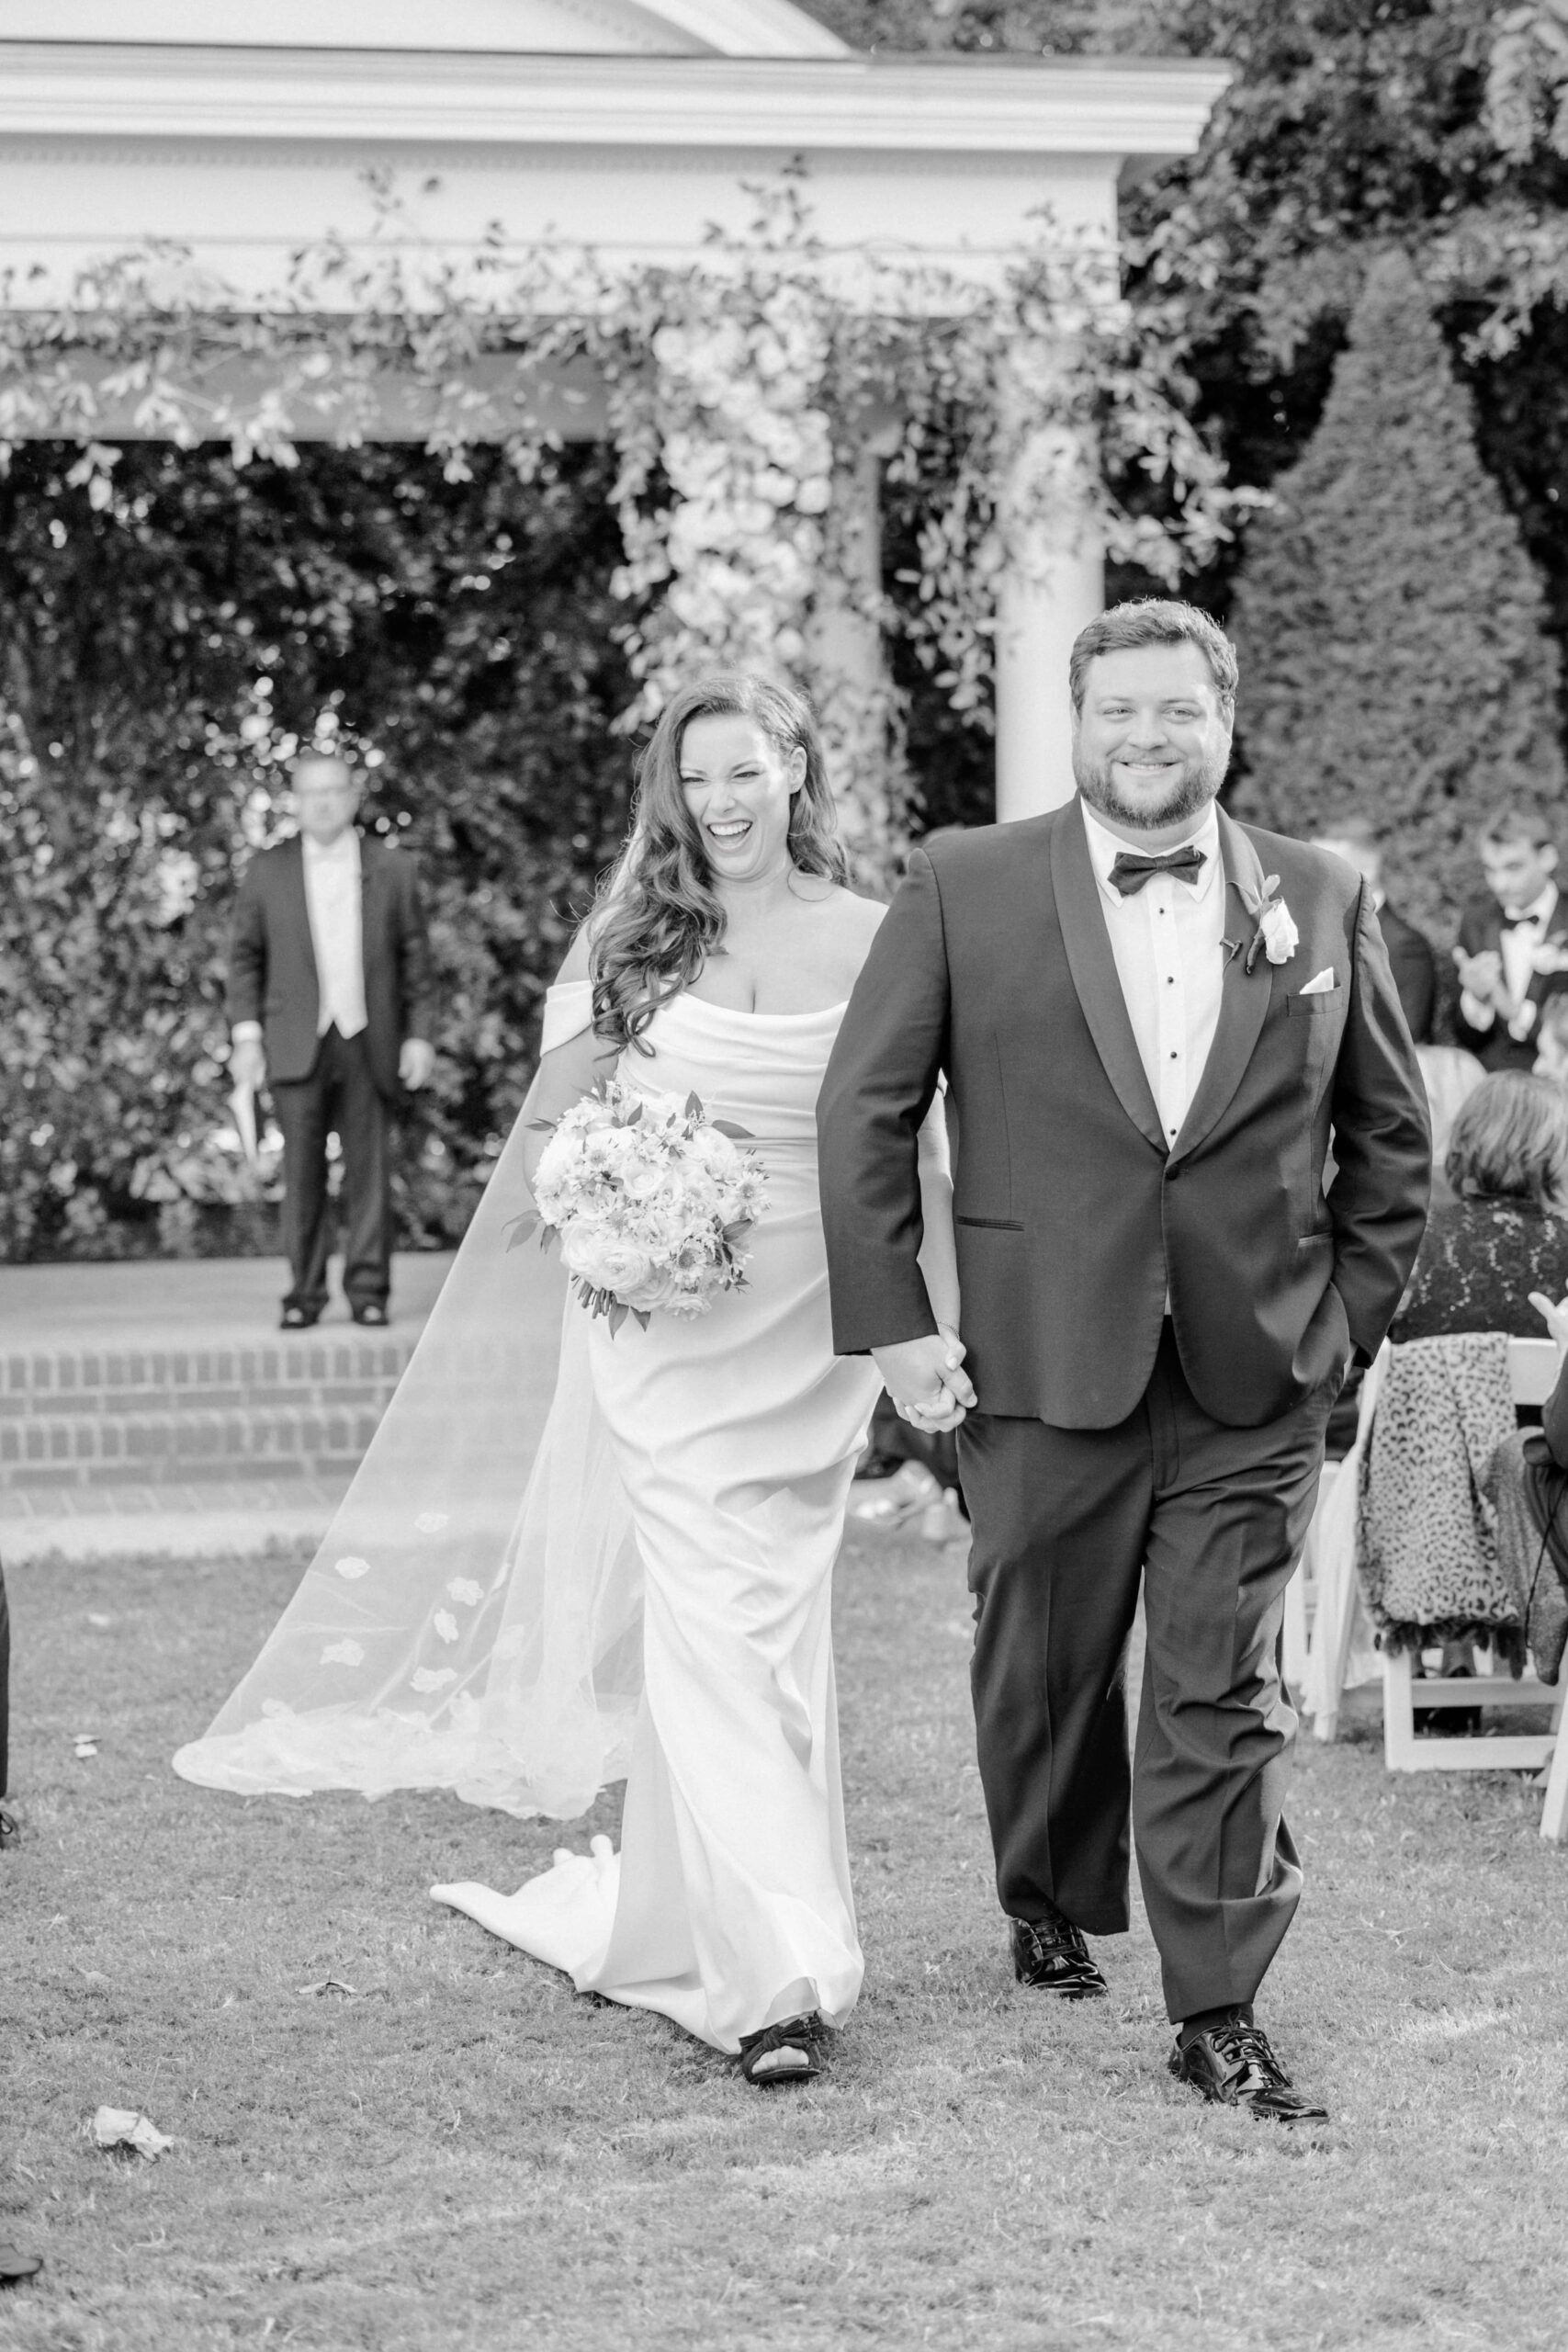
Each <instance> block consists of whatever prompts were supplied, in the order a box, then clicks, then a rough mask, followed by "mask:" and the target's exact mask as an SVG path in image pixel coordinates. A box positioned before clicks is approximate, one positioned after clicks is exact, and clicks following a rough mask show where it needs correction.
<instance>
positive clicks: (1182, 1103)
mask: <svg viewBox="0 0 1568 2352" xmlns="http://www.w3.org/2000/svg"><path fill="white" fill-rule="evenodd" d="M1083 816H1084V826H1085V830H1086V831H1087V832H1088V834H1089V858H1090V861H1091V863H1092V865H1093V866H1094V878H1095V880H1096V881H1097V882H1098V884H1099V885H1100V904H1101V905H1102V907H1103V908H1104V910H1105V928H1106V930H1107V931H1108V932H1109V933H1110V934H1111V953H1112V955H1113V956H1115V958H1116V972H1117V977H1118V978H1119V979H1120V980H1121V982H1122V997H1123V999H1124V1000H1125V1002H1126V1006H1127V1017H1128V1019H1129V1020H1130V1021H1131V1022H1132V1024H1133V1035H1134V1038H1135V1039H1136V1041H1137V1047H1138V1054H1139V1057H1140V1059H1141V1060H1142V1062H1143V1065H1144V1070H1145V1075H1146V1077H1147V1079H1148V1081H1149V1091H1150V1093H1151V1094H1152V1095H1153V1096H1154V1098H1155V1103H1156V1108H1157V1109H1158V1112H1159V1123H1160V1125H1161V1126H1162V1127H1163V1129H1164V1130H1165V1139H1166V1142H1167V1143H1168V1144H1172V1143H1174V1142H1175V1141H1176V1138H1177V1136H1179V1133H1180V1132H1181V1124H1182V1121H1183V1120H1184V1119H1185V1118H1186V1116H1187V1112H1188V1106H1189V1105H1190V1103H1191V1100H1192V1097H1193V1095H1194V1094H1195V1093H1196V1091H1197V1089H1198V1080H1200V1079H1201V1077H1202V1075H1203V1065H1204V1063H1205V1062H1206V1061H1207V1060H1208V1058H1209V1048H1210V1046H1212V1045H1213V1042H1214V1030H1215V1028H1216V1026H1217V1024H1218V1023H1219V1018H1220V984H1221V981H1222V980H1223V978H1224V953H1223V951H1222V948H1221V944H1220V943H1221V940H1222V939H1223V937H1224V928H1225V876H1224V865H1223V863H1222V861H1221V857H1220V820H1219V818H1218V816H1217V815H1216V813H1215V809H1214V804H1213V801H1211V802H1210V803H1209V806H1208V808H1207V809H1205V810H1204V812H1203V815H1202V818H1201V820H1200V822H1199V823H1198V824H1197V826H1196V827H1195V828H1194V830H1193V831H1191V832H1190V834H1189V835H1188V836H1187V841H1185V842H1174V843H1172V844H1170V846H1171V847H1173V848H1177V849H1184V848H1186V846H1187V843H1188V842H1190V843H1191V845H1192V847H1193V848H1194V849H1197V850H1201V852H1202V854H1203V868H1202V871H1201V874H1200V875H1199V876H1198V879H1197V881H1196V882H1195V883H1194V882H1184V881H1183V880H1182V879H1181V878H1180V876H1178V875H1174V874H1156V875H1152V876H1150V878H1149V879H1148V881H1146V882H1145V884H1144V887H1143V888H1142V889H1141V890H1138V891H1136V892H1134V893H1133V894H1132V895H1131V896H1129V897H1127V898H1123V897H1122V893H1121V891H1120V890H1118V889H1116V888H1114V887H1113V886H1112V883H1111V866H1112V865H1114V863H1115V861H1116V859H1117V857H1118V856H1119V855H1120V854H1121V853H1122V851H1123V850H1127V851H1130V852H1132V853H1133V854H1137V853H1136V851H1135V848H1134V844H1133V843H1132V842H1123V841H1119V840H1118V839H1117V837H1116V835H1115V834H1114V833H1112V832H1111V831H1108V830H1107V829H1106V827H1105V826H1104V825H1102V824H1100V822H1099V820H1097V819H1096V817H1095V815H1094V813H1093V811H1092V810H1091V809H1089V805H1088V803H1087V802H1085V803H1084V804H1083ZM1154 854H1158V855H1161V856H1164V855H1165V854H1167V853H1166V851H1164V850H1161V851H1159V852H1158V853H1154Z"/></svg>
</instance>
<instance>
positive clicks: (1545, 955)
mask: <svg viewBox="0 0 1568 2352" xmlns="http://www.w3.org/2000/svg"><path fill="white" fill-rule="evenodd" d="M1530 969H1531V971H1532V972H1537V973H1539V974H1540V978H1542V979H1550V978H1551V977H1552V975H1553V974H1554V973H1557V972H1568V948H1565V947H1564V946H1563V944H1562V941H1561V940H1560V939H1543V940H1542V941H1541V943H1540V946H1539V947H1537V948H1536V949H1534V950H1533V951H1532V953H1531V956H1530Z"/></svg>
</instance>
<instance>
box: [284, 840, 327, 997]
mask: <svg viewBox="0 0 1568 2352" xmlns="http://www.w3.org/2000/svg"><path fill="white" fill-rule="evenodd" d="M278 846H279V848H280V849H281V851H282V852H283V854H284V856H285V857H286V858H287V860H288V867H287V873H288V895H289V898H290V899H291V900H292V902H293V905H292V913H293V919H294V925H295V930H296V933H297V936H298V940H299V951H300V954H299V960H300V963H301V965H302V967H303V968H304V969H305V971H307V972H308V973H309V974H310V993H311V995H312V996H316V995H317V994H318V991H319V990H320V988H321V980H320V978H319V976H318V974H317V971H316V943H315V941H314V940H313V939H312V938H311V936H310V899H308V898H307V897H306V895H305V836H304V835H303V833H290V834H289V836H288V840H287V841H285V842H280V843H279V844H278Z"/></svg>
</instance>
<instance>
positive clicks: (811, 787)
mask: <svg viewBox="0 0 1568 2352" xmlns="http://www.w3.org/2000/svg"><path fill="white" fill-rule="evenodd" d="M694 718H750V719H754V720H755V721H756V723H757V725H758V726H759V727H760V728H761V730H762V733H763V734H764V735H765V736H766V737H767V739H768V741H769V742H770V743H771V744H772V745H773V749H774V751H775V752H777V753H778V754H779V757H780V758H781V759H788V757H789V755H790V753H791V752H795V751H801V752H805V754H806V775H805V777H804V779H803V781H802V782H801V784H800V785H799V786H797V787H796V789H795V794H794V796H793V797H792V799H791V801H790V811H789V854H790V859H791V862H792V864H793V865H794V867H795V872H796V873H797V874H816V875H821V876H824V877H825V878H826V879H827V880H829V881H830V882H843V881H845V880H846V879H847V878H848V873H849V868H848V865H847V862H846V860H845V857H844V852H843V846H842V844H841V842H840V840H839V833H838V813H837V810H836V809H835V808H834V806H833V795H832V792H831V790H830V789H829V784H828V771H827V766H826V763H824V760H823V757H822V739H821V737H820V736H819V735H818V731H817V722H816V720H815V718H813V717H812V715H811V709H810V706H809V705H808V704H807V702H806V701H805V699H804V698H803V697H802V696H801V695H796V694H792V693H791V692H790V690H789V689H788V687H787V686H777V685H774V684H772V683H771V682H770V681H769V680H768V679H766V678H760V677H757V676H756V675H755V674H754V673H751V672H750V671H745V670H735V671H719V672H716V673H714V674H712V675H711V676H708V677H705V678H698V679H696V680H695V681H694V683H693V684H691V685H689V686H683V687H682V689H681V691H680V693H679V694H677V695H674V696H673V697H672V698H671V701H670V702H669V703H668V704H667V705H666V707H665V709H664V711H663V712H662V714H661V716H660V720H659V724H658V725H657V727H655V729H654V730H653V733H652V735H651V736H650V738H649V742H648V746H647V749H646V750H645V751H644V752H643V753H642V756H641V758H640V759H639V761H638V762H637V797H636V799H635V801H634V804H633V810H632V829H631V832H630V834H629V835H628V837H627V840H626V847H625V849H624V850H623V851H622V852H621V854H620V856H619V857H618V858H617V860H616V861H615V865H614V867H613V868H612V869H611V872H610V874H609V876H607V878H606V880H605V881H604V885H603V887H602V888H601V890H600V892H599V898H598V901H597V905H596V908H595V910H594V913H593V915H592V919H591V921H592V972H593V1026H594V1029H595V1031H596V1032H597V1034H598V1035H600V1036H601V1037H603V1038H604V1039H606V1040H607V1041H608V1042H610V1043H611V1044H614V1045H616V1046H637V1049H638V1051H639V1052H642V1053H648V1052H650V1051H651V1050H652V1049H651V1047H649V1046H644V1045H643V1044H642V1033H643V1031H644V1030H645V1029H646V1028H647V1027H648V1024H649V1022H650V1021H651V1020H652V1018H653V1016H654V1014H655V1013H656V1012H658V1010H659V1008H660V1005H661V1004H667V1003H668V1002H669V1001H670V999H671V997H673V996H678V995H679V994H680V992H681V990H682V989H683V988H687V987H689V986H690V984H691V982H692V981H693V980H694V979H695V978H696V977H697V974H698V973H699V972H700V971H701V970H702V967H703V966H704V964H705V962H706V960H707V958H708V957H709V956H713V955H716V954H717V953H718V952H719V950H720V949H721V948H722V946H723V944H724V932H725V913H724V909H723V907H722V906H721V905H720V903H719V900H718V898H717V895H716V892H715V889H714V885H713V869H712V867H711V865H709V863H708V856H707V852H706V850H705V846H704V843H703V837H702V833H701V831H700V830H699V828H698V825H697V822H696V820H695V819H694V816H693V815H692V812H691V809H689V808H688V806H687V804H686V795H685V792H684V790H683V788H682V783H681V746H682V741H683V740H684V737H685V732H686V729H687V728H688V727H689V726H690V725H691V723H692V721H693V719H694Z"/></svg>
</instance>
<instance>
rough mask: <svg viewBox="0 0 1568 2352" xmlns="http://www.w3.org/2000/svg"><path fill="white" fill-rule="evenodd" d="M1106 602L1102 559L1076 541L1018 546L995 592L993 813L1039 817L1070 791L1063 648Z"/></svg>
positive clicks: (1000, 816) (1066, 648)
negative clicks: (1055, 545) (1057, 545)
mask: <svg viewBox="0 0 1568 2352" xmlns="http://www.w3.org/2000/svg"><path fill="white" fill-rule="evenodd" d="M1104 608H1105V559H1104V556H1103V554H1102V553H1101V551H1100V548H1098V547H1096V546H1094V545H1092V544H1091V543H1090V542H1089V538H1088V537H1087V535H1086V537H1085V538H1084V540H1083V541H1082V543H1081V544H1080V545H1079V546H1077V548H1055V549H1049V548H1044V547H1043V546H1041V545H1040V544H1039V543H1038V542H1036V544H1035V545H1034V546H1033V547H1031V548H1023V549H1021V550H1020V551H1019V553H1018V554H1017V555H1016V556H1015V558H1014V560H1013V561H1012V562H1011V563H1010V565H1009V566H1008V569H1007V571H1005V572H1004V574H1003V577H1002V582H1001V586H1000V590H999V593H998V600H997V650H996V697H997V700H996V714H997V817H998V822H1001V823H1007V822H1008V821H1010V820H1011V819H1013V818H1015V817H1038V816H1039V815H1041V814H1042V812H1043V810H1045V809H1055V808H1057V807H1059V806H1060V804H1061V803H1062V802H1063V801H1064V800H1070V799H1071V798H1072V796H1073V756H1072V705H1071V701H1070V699H1069V697H1068V694H1067V656H1068V654H1069V653H1070V652H1071V651H1072V646H1073V639H1075V638H1076V637H1077V633H1078V631H1079V629H1081V628H1085V627H1086V626H1087V624H1088V623H1089V621H1091V620H1093V619H1094V617H1095V616H1096V614H1097V613H1100V612H1102V611H1103V610H1104Z"/></svg>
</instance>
